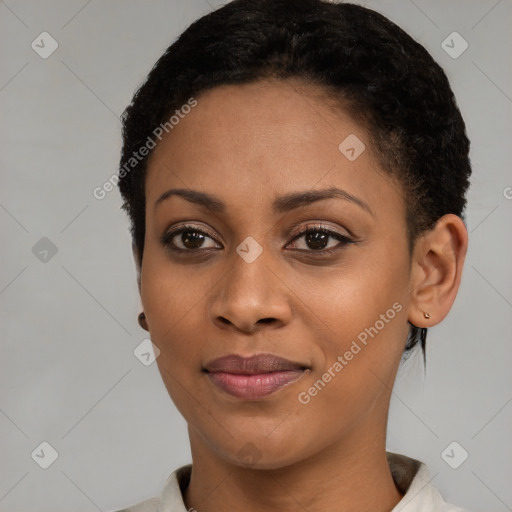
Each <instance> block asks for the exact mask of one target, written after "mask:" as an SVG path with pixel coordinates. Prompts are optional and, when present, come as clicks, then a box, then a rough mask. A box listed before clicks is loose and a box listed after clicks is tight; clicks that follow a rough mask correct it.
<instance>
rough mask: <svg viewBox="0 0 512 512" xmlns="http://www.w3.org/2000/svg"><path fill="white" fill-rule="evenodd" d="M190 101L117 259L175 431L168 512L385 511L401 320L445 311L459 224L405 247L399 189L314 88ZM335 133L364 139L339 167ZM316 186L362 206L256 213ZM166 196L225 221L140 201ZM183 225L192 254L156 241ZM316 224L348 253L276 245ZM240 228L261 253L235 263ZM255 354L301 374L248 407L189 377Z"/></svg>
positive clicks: (435, 318)
mask: <svg viewBox="0 0 512 512" xmlns="http://www.w3.org/2000/svg"><path fill="white" fill-rule="evenodd" d="M197 100H198V105H197V106H196V107H195V108H193V109H192V111H191V112H190V113H189V114H187V116H185V118H184V119H182V120H181V121H180V123H179V124H178V125H177V126H175V127H174V129H173V130H172V131H171V132H170V133H169V135H168V136H167V137H166V138H164V139H163V140H162V142H161V143H159V145H158V146H157V147H156V148H155V150H154V152H153V153H152V155H151V157H150V160H149V165H148V174H147V178H146V236H145V246H144V254H143V258H142V263H140V261H139V255H138V254H137V252H136V250H135V252H134V256H135V259H136V262H137V264H138V271H139V286H140V292H141V300H142V305H143V309H144V312H145V315H146V322H147V324H146V328H147V329H148V330H149V332H150V334H151V338H152V341H153V343H154V344H155V345H156V346H157V347H158V348H159V349H160V351H161V353H160V355H159V357H158V358H157V364H158V367H159V370H160V373H161V375H162V378H163V381H164V383H165V385H166V387H167V390H168V392H169V394H170V396H171V398H172V400H173V401H174V403H175V404H176V406H177V408H178V409H179V411H180V412H181V414H182V415H183V417H184V418H185V420H186V421H187V423H188V431H189V436H190V443H191V451H192V456H193V470H192V475H191V481H190V485H189V487H188V488H187V490H186V491H185V493H184V501H185V504H186V507H187V508H189V507H193V508H195V509H196V510H198V511H200V512H208V511H216V510H246V511H261V510H280V511H288V510H290V511H292V510H293V511H296V510H308V511H309V512H314V511H320V510H322V511H331V510H333V511H334V510H344V511H354V512H355V511H356V510H357V511H359V512H360V511H365V510H368V511H370V510H371V511H373V512H375V511H382V512H384V511H389V510H391V509H392V508H393V507H394V506H395V505H396V504H397V503H398V502H399V501H400V499H401V497H402V496H401V494H400V493H399V492H398V490H397V489H396V487H395V485H394V482H393V480H392V477H391V473H390V470H389V467H388V464H387V460H386V455H385V453H386V452H385V442H386V424H387V418H388V409H389V401H390V395H391V390H392V387H393V383H394V380H395V376H396V373H397V369H398V366H399V363H400V359H401V355H402V352H403V348H404V345H405V341H406V337H407V333H408V329H409V325H408V321H410V322H412V323H414V324H415V325H417V326H419V327H430V326H432V325H435V324H437V323H439V322H440V321H441V320H442V319H443V318H444V317H445V316H446V315H447V313H448V312H449V310H450V308H451V306H452V303H453V301H454V299H455V296H456V293H457V290H458V287H459V283H460V278H461V272H462V266H463V262H464V257H465V253H466V248H467V232H466V229H465V227H464V224H463V222H462V221H461V219H460V218H459V217H457V216H455V215H446V216H444V217H442V218H441V219H440V220H439V221H438V223H437V225H436V227H435V229H433V230H432V231H430V232H428V233H426V234H425V235H424V236H422V237H421V238H419V239H418V240H417V242H416V244H415V246H414V250H413V253H412V254H410V253H409V251H408V248H407V236H406V225H405V202H404V198H403V193H402V189H401V187H400V185H399V184H397V183H396V182H395V181H393V180H392V179H391V178H390V177H389V175H387V174H386V173H384V172H383V171H382V169H381V168H380V167H379V164H378V161H377V158H376V156H375V154H374V153H373V152H372V147H371V142H370V139H369V137H368V134H367V132H366V130H365V129H364V128H363V127H362V126H360V125H358V124H357V123H356V122H355V121H354V120H353V119H351V118H350V117H349V115H348V114H347V113H346V112H344V111H343V110H342V109H334V108H333V107H332V105H331V104H330V103H329V102H328V100H327V99H326V98H325V97H324V96H323V92H322V90H321V89H319V88H318V87H317V86H314V85H309V84H306V83H302V82H299V81H296V80H287V81H265V82H257V83H252V84H245V85H235V86H222V87H217V88H215V89H212V90H210V91H207V92H205V93H202V94H201V95H199V96H197ZM349 134H356V136H357V137H358V138H359V139H360V140H361V141H362V142H363V143H364V144H365V145H366V150H365V151H363V152H362V153H361V155H360V156H359V157H358V158H357V159H356V160H354V161H349V160H348V159H347V158H346V157H345V156H344V155H343V154H342V153H341V152H340V150H339V149H338V145H339V144H340V142H341V141H343V140H344V139H345V138H346V137H347V136H348V135H349ZM329 187H337V188H339V189H343V190H345V191H346V192H348V193H349V194H351V195H353V196H355V197H357V198H359V199H360V200H361V201H364V203H366V204H367V205H368V207H369V210H370V212H368V211H366V210H365V209H364V208H362V207H361V206H360V205H358V204H356V203H355V202H353V201H349V200H346V199H342V198H331V199H323V200H319V201H315V202H312V203H310V204H307V205H302V206H301V207H300V208H297V209H294V210H291V211H288V212H275V211H273V210H272V203H273V201H274V199H275V198H277V197H279V196H282V195H284V194H289V193H292V192H298V191H311V190H321V189H325V188H329ZM175 188H180V189H193V190H197V191H201V192H206V193H208V194H212V195H215V196H217V197H218V198H219V199H220V200H222V201H223V202H224V203H225V205H226V207H225V211H224V212H214V211H209V210H207V209H205V208H204V207H202V206H199V205H197V204H194V203H192V202H189V201H187V200H186V199H185V198H183V197H180V196H171V197H169V198H168V199H166V200H164V201H161V202H160V203H159V204H158V205H157V206H155V202H156V201H157V199H158V198H159V197H160V196H161V195H162V194H163V193H164V192H166V191H167V190H169V189H175ZM183 221H186V222H187V223H188V224H192V225H193V228H192V231H194V230H195V229H199V230H201V231H204V232H206V238H205V239H204V241H203V245H201V243H200V242H199V245H193V244H192V245H190V244H189V245H183V244H184V242H183V238H182V236H181V235H176V236H175V237H174V238H172V240H173V241H174V243H175V244H176V245H177V246H178V247H181V248H184V250H185V251H186V250H187V248H188V250H189V251H190V252H189V253H187V254H179V253H174V252H172V251H171V250H170V249H169V247H166V246H165V245H164V244H163V243H162V242H161V240H160V239H161V237H162V236H163V235H164V234H165V233H169V232H172V231H173V230H175V229H177V228H178V227H179V226H180V223H182V222H183ZM318 224H321V225H322V226H324V227H325V228H327V229H330V230H332V231H334V232H335V233H339V234H341V235H344V236H348V237H350V238H351V239H352V240H353V243H349V244H343V243H340V242H339V241H338V240H337V239H336V238H334V237H329V238H326V242H325V243H326V245H327V248H332V247H338V249H337V250H336V251H335V252H334V253H332V254H331V255H324V256H322V255H321V250H322V249H320V250H318V249H316V250H315V245H314V244H311V243H308V242H307V237H306V236H304V235H303V236H301V237H300V238H298V239H295V240H294V236H295V235H296V234H298V233H299V232H300V231H303V230H304V229H307V228H310V227H316V226H317V225H318ZM189 231H190V229H189ZM249 236H250V237H252V238H253V239H254V240H256V241H257V242H258V244H259V245H260V246H261V248H262V253H261V254H260V255H259V256H258V257H257V258H256V259H255V261H253V262H252V263H247V262H246V261H245V260H244V259H243V258H242V257H240V256H239V254H238V253H237V252H236V248H237V247H238V246H239V245H240V244H241V243H242V242H243V241H244V240H245V239H246V237H249ZM185 242H186V241H185ZM194 247H200V249H199V252H196V253H193V251H192V249H193V248H194ZM323 250H325V249H323ZM200 251H203V252H202V253H201V252H200ZM396 303H398V304H399V305H401V310H400V311H399V312H396V315H395V316H394V318H393V319H392V320H389V322H387V323H385V326H384V327H383V328H382V329H380V330H379V331H378V334H377V335H376V336H374V337H373V338H369V341H368V343H367V345H366V346H363V347H362V350H361V351H360V352H359V353H357V355H355V356H354V357H353V359H352V360H350V361H348V362H347V364H346V366H344V367H343V369H342V371H340V372H339V373H337V374H336V376H335V377H334V378H332V379H331V380H330V382H328V383H327V384H326V385H325V387H323V388H322V389H321V391H319V392H318V393H317V394H316V396H314V397H311V400H310V401H309V403H307V404H303V403H301V402H300V401H299V400H298V394H299V393H300V392H304V391H306V392H307V391H308V389H309V388H310V387H311V386H313V384H314V383H315V382H316V381H318V379H321V378H322V375H323V374H325V373H326V372H327V371H328V369H329V368H330V367H332V366H333V364H334V363H335V361H336V360H337V357H338V356H340V355H341V356H343V354H345V352H346V351H347V350H349V349H350V346H351V344H352V342H353V340H356V339H357V336H358V334H359V333H361V332H362V331H364V329H365V328H368V327H370V326H374V325H375V324H376V321H377V320H379V319H380V318H381V316H380V315H382V314H386V311H387V310H389V309H390V308H392V305H393V304H396ZM424 312H428V313H429V314H430V319H426V318H425V317H424ZM262 352H266V353H271V354H275V355H278V356H281V357H284V358H287V359H290V360H293V361H298V362H301V363H303V364H304V366H307V367H309V370H308V371H305V372H304V373H303V375H302V377H301V378H300V379H299V380H297V381H296V382H294V383H292V384H289V385H288V386H286V387H284V388H282V389H280V390H279V391H277V392H275V393H273V394H272V395H270V396H267V397H265V398H261V399H258V400H241V399H237V398H235V397H232V396H230V395H227V394H226V393H225V392H223V391H221V390H220V389H219V388H217V387H216V386H214V385H213V384H212V383H211V382H210V379H209V378H208V377H207V375H206V374H205V373H204V372H202V368H203V367H204V365H205V364H206V362H207V361H210V360H212V359H214V358H217V357H220V356H224V355H227V354H234V353H235V354H239V355H242V356H250V355H253V354H257V353H262ZM247 453H249V454H251V455H252V459H251V458H247V457H246V458H245V459H244V454H245V455H247Z"/></svg>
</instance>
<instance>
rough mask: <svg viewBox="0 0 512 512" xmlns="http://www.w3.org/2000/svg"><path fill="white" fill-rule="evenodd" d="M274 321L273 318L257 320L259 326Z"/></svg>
mask: <svg viewBox="0 0 512 512" xmlns="http://www.w3.org/2000/svg"><path fill="white" fill-rule="evenodd" d="M274 320H275V318H262V319H260V320H258V322H259V323H261V324H269V323H271V322H273V321H274Z"/></svg>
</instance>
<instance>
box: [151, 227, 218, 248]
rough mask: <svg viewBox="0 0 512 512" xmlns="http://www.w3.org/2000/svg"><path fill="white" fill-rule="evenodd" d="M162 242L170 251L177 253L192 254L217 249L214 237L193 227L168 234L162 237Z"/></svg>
mask: <svg viewBox="0 0 512 512" xmlns="http://www.w3.org/2000/svg"><path fill="white" fill-rule="evenodd" d="M208 241H211V242H208ZM161 242H162V244H163V245H165V246H167V247H169V249H171V250H177V251H190V252H192V251H197V250H200V249H212V248H215V247H217V245H216V242H215V241H214V240H213V238H212V237H210V236H209V235H207V234H206V233H205V232H204V231H201V230H199V229H197V228H195V227H193V226H191V227H188V226H184V227H182V228H180V229H177V230H175V231H171V232H169V233H166V234H165V235H164V236H163V237H162V239H161ZM205 244H207V245H205Z"/></svg>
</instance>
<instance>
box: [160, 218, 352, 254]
mask: <svg viewBox="0 0 512 512" xmlns="http://www.w3.org/2000/svg"><path fill="white" fill-rule="evenodd" d="M186 231H192V232H194V233H199V234H201V235H205V236H207V237H208V238H211V239H212V240H214V241H215V239H214V237H212V236H211V235H210V234H208V233H207V232H206V231H203V230H201V229H198V228H197V227H195V226H193V225H188V224H185V225H183V226H181V227H180V228H178V229H176V230H174V231H170V232H168V233H165V234H164V235H163V236H162V237H161V239H160V241H161V243H162V244H163V245H164V246H165V247H166V248H167V249H169V250H170V251H173V252H177V253H192V254H194V253H196V254H197V253H199V252H203V253H204V252H207V251H211V250H217V249H212V248H208V249H181V248H180V247H174V246H173V244H172V243H171V240H172V239H173V238H174V237H175V236H176V235H179V234H181V233H183V232H186ZM310 233H324V234H326V235H329V236H330V237H332V238H335V239H336V240H338V241H339V242H340V243H339V244H338V245H336V246H334V247H331V248H330V249H320V250H317V251H315V250H312V249H310V250H305V249H297V250H298V251H300V252H303V253H311V254H319V255H330V254H333V253H334V252H336V251H338V250H340V249H343V248H344V247H345V246H347V245H350V244H353V243H355V241H354V240H352V239H351V238H349V237H348V236H346V235H342V234H341V233H338V232H336V231H332V230H330V229H327V228H325V227H324V226H321V225H315V226H308V227H307V228H306V229H304V230H302V231H300V232H299V233H297V234H296V235H294V237H293V238H292V240H290V242H289V243H291V242H294V241H295V240H298V239H299V238H302V237H303V236H305V235H308V234H310Z"/></svg>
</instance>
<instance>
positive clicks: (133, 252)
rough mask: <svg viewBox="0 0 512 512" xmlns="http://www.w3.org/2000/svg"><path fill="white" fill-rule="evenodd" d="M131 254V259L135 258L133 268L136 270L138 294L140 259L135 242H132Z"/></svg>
mask: <svg viewBox="0 0 512 512" xmlns="http://www.w3.org/2000/svg"><path fill="white" fill-rule="evenodd" d="M132 254H133V259H134V260H135V269H136V271H137V286H138V287H139V295H140V269H141V263H142V262H141V259H140V254H139V251H138V249H137V245H136V244H135V242H132Z"/></svg>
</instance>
